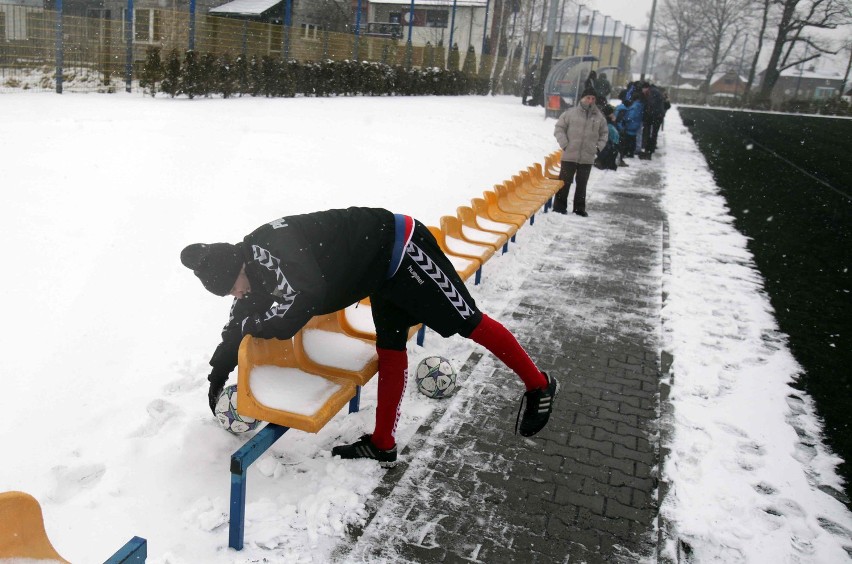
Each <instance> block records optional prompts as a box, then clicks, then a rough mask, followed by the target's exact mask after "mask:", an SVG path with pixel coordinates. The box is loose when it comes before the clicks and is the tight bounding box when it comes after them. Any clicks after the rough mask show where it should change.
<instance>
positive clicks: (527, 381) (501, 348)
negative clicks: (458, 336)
mask: <svg viewBox="0 0 852 564" xmlns="http://www.w3.org/2000/svg"><path fill="white" fill-rule="evenodd" d="M468 338H469V339H471V340H473V341H474V342H476V343H479V344H480V345H482V346H483V347H485V348H486V349H488V350H489V351H491V352H492V354H494V356H496V357H497V358H499V359H500V360H502V361H503V363H504V364H505V365H506V366H508V367H509V368H511V369H512V370H514V371H515V374H517V375H518V376H520V377H521V380H523V381H524V385H525V386H526V387H527V391H530V390H536V389H538V388H544V387H546V386H547V380H546V379H545V377H544V374H542V373H541V370H539V369H538V368H537V367H536V365H535V363H534V362H533V361H532V359H531V358H530V355H528V354H527V351H525V350H524V348H523V347H522V346H521V344H520V343H518V340H517V339H516V338H515V336H514V335H512V334H511V333H510V332H509V330H508V329H506V328H505V327H503V325H501V324H500V323H499V322H497V321H494V320H493V319H491V318H490V317H488V316H487V315H485V314H482V321H480V322H479V325H477V326H476V329H474V330H473V333H471V334H470V337H468Z"/></svg>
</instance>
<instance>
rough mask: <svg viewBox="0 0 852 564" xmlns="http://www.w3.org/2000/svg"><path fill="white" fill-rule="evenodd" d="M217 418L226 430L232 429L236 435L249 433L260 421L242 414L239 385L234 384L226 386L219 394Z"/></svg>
mask: <svg viewBox="0 0 852 564" xmlns="http://www.w3.org/2000/svg"><path fill="white" fill-rule="evenodd" d="M216 419H218V420H219V424H220V425H221V426H222V428H223V429H225V430H226V431H230V432H231V433H234V434H235V435H239V434H241V433H248V432H249V431H253V430H254V429H257V427H258V425H260V421H258V420H257V419H252V418H251V417H245V416H243V415H240V414H239V412H238V411H237V386H236V384H232V385H230V386H225V388H224V389H223V390H222V393H221V394H219V401H217V402H216Z"/></svg>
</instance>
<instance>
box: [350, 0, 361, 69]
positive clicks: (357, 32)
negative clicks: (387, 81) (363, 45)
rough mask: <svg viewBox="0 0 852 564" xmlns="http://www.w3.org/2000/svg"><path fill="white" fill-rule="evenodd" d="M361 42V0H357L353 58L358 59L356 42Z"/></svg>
mask: <svg viewBox="0 0 852 564" xmlns="http://www.w3.org/2000/svg"><path fill="white" fill-rule="evenodd" d="M360 42H361V0H358V12H357V13H356V14H355V53H354V55H353V57H352V58H353V59H355V60H356V61H357V60H358V43H360Z"/></svg>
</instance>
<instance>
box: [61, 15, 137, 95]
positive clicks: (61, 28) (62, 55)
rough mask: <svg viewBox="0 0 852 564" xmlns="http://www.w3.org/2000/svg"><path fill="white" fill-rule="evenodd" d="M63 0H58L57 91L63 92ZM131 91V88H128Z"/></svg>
mask: <svg viewBox="0 0 852 564" xmlns="http://www.w3.org/2000/svg"><path fill="white" fill-rule="evenodd" d="M63 50H64V48H63V45H62V0H56V93H57V94H62V66H63V58H62V57H63V55H62V52H63ZM128 92H129V90H128Z"/></svg>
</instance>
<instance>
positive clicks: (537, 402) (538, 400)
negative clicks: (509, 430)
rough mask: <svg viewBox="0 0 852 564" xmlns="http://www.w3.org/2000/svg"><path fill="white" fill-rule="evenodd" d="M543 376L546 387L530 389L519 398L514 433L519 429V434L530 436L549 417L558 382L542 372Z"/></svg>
mask: <svg viewBox="0 0 852 564" xmlns="http://www.w3.org/2000/svg"><path fill="white" fill-rule="evenodd" d="M542 374H544V377H545V378H546V379H547V387H546V388H539V389H537V390H531V391H529V392H525V393H524V397H522V398H521V406H520V407H519V408H518V420H519V421H520V425H518V420H516V421H515V433H517V432H518V430H519V429H520V431H521V435H523V436H525V437H532V436H533V435H535V434H536V433H538V432H539V431H541V430H542V429H544V426H545V425H547V420H548V419H550V412H551V411H553V399H554V398H555V397H556V394H557V393H559V382H557V381H556V378H553V377H552V376H548V375H547V374H545V373H544V372H542ZM524 403H526V409H525V410H524V417H523V418H521V409H523V407H524Z"/></svg>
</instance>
